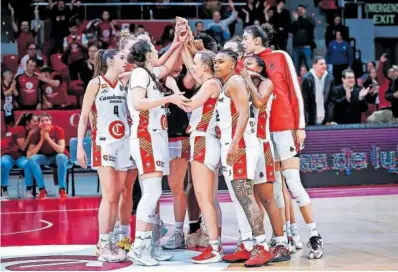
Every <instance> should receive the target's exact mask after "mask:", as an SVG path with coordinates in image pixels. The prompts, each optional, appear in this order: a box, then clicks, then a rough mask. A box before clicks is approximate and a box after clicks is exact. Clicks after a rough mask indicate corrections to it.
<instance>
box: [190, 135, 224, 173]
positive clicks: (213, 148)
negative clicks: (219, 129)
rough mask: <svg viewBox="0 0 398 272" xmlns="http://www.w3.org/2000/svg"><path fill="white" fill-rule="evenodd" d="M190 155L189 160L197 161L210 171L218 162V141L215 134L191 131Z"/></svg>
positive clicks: (213, 169)
mask: <svg viewBox="0 0 398 272" xmlns="http://www.w3.org/2000/svg"><path fill="white" fill-rule="evenodd" d="M189 139H190V145H191V152H190V153H191V156H190V159H189V161H190V162H192V161H197V162H200V163H202V164H203V165H205V166H206V167H207V168H209V169H210V170H211V171H213V172H214V171H215V170H216V169H217V166H218V165H219V163H220V141H219V140H218V138H217V137H216V136H215V135H211V134H208V133H206V132H198V131H193V132H192V133H191V136H190V138H189Z"/></svg>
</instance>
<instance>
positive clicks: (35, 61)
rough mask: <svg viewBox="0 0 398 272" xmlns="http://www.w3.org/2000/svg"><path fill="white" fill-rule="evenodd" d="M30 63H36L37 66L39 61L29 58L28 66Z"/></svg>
mask: <svg viewBox="0 0 398 272" xmlns="http://www.w3.org/2000/svg"><path fill="white" fill-rule="evenodd" d="M29 62H34V63H35V64H36V65H37V59H36V58H29V59H28V61H27V62H26V64H29Z"/></svg>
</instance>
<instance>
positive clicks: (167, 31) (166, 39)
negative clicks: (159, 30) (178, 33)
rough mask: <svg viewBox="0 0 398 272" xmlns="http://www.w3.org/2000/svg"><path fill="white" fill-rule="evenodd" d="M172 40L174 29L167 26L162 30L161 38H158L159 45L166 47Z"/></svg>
mask: <svg viewBox="0 0 398 272" xmlns="http://www.w3.org/2000/svg"><path fill="white" fill-rule="evenodd" d="M173 40H174V27H173V26H172V25H167V26H166V27H165V28H164V30H163V34H162V37H161V38H160V43H161V45H162V46H163V47H166V46H168V45H169V44H171V43H172V42H173Z"/></svg>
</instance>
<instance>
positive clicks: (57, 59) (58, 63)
mask: <svg viewBox="0 0 398 272" xmlns="http://www.w3.org/2000/svg"><path fill="white" fill-rule="evenodd" d="M50 62H51V67H52V68H53V69H54V70H55V71H57V72H59V73H61V71H62V69H63V68H65V67H66V68H68V66H66V65H65V63H63V62H62V54H60V53H56V54H52V55H51V57H50Z"/></svg>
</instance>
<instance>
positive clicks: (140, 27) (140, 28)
mask: <svg viewBox="0 0 398 272" xmlns="http://www.w3.org/2000/svg"><path fill="white" fill-rule="evenodd" d="M145 33H146V30H145V26H143V25H138V26H137V29H136V31H135V33H134V34H135V35H136V36H138V35H140V34H145Z"/></svg>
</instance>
